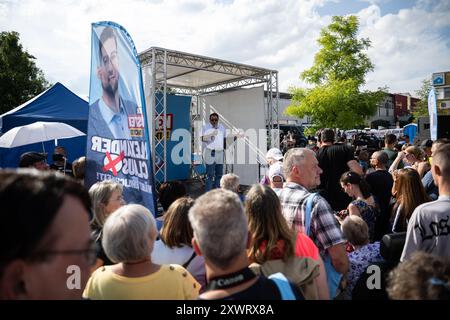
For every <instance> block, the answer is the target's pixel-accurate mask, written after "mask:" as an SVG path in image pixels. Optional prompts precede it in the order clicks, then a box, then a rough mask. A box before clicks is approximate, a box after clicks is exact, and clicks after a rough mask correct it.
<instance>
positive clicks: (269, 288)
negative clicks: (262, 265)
mask: <svg viewBox="0 0 450 320" xmlns="http://www.w3.org/2000/svg"><path fill="white" fill-rule="evenodd" d="M290 284H291V288H292V291H293V293H294V295H295V298H296V300H304V299H305V298H304V297H303V295H302V294H301V292H300V290H299V289H298V288H297V287H296V286H295V285H294V284H292V283H290ZM199 299H200V300H201V298H199ZM220 300H281V293H280V290H278V286H277V285H276V284H275V282H274V281H272V280H270V279H268V278H266V277H264V276H258V280H257V281H256V282H255V283H254V284H253V285H252V286H251V287H249V288H247V289H245V290H243V291H241V292H237V293H235V294H232V295H231V296H228V297H225V298H222V299H220Z"/></svg>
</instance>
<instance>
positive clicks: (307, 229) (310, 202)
mask: <svg viewBox="0 0 450 320" xmlns="http://www.w3.org/2000/svg"><path fill="white" fill-rule="evenodd" d="M315 197H316V193H311V194H310V195H309V196H308V197H307V198H306V200H305V201H306V207H305V221H304V222H303V223H304V226H305V233H306V235H307V236H309V234H310V229H311V212H312V205H313V202H314V198H315Z"/></svg>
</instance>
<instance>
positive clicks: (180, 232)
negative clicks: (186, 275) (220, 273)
mask: <svg viewBox="0 0 450 320" xmlns="http://www.w3.org/2000/svg"><path fill="white" fill-rule="evenodd" d="M193 205H194V199H192V198H189V197H183V198H179V199H177V200H175V202H174V203H172V204H171V205H170V207H169V209H168V210H167V212H166V214H165V218H164V223H163V227H162V229H161V232H160V238H161V239H160V240H158V241H156V242H155V247H154V249H153V252H152V260H153V262H155V263H158V264H167V263H174V264H179V265H181V266H183V267H184V268H185V269H187V270H188V271H189V272H190V273H191V274H192V276H193V277H194V278H195V279H196V280H197V281H198V282H199V283H200V284H201V286H202V287H204V286H205V284H206V270H205V259H204V258H203V256H198V255H197V254H196V253H195V251H194V249H193V248H192V243H191V242H192V238H193V237H194V231H193V230H192V226H191V223H190V221H189V217H188V213H189V209H190V208H191V207H192V206H193Z"/></svg>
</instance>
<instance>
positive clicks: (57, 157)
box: [52, 153, 64, 161]
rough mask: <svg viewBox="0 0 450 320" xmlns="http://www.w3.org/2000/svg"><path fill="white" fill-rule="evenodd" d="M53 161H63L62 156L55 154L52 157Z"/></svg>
mask: <svg viewBox="0 0 450 320" xmlns="http://www.w3.org/2000/svg"><path fill="white" fill-rule="evenodd" d="M52 159H53V161H64V155H62V154H59V153H55V154H53V155H52Z"/></svg>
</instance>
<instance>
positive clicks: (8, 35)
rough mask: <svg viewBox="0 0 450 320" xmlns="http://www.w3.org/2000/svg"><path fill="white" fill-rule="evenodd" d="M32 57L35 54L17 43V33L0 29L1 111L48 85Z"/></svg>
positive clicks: (22, 101)
mask: <svg viewBox="0 0 450 320" xmlns="http://www.w3.org/2000/svg"><path fill="white" fill-rule="evenodd" d="M34 60H35V57H33V56H32V55H31V54H29V53H28V52H27V51H24V50H23V48H22V45H21V44H20V43H19V33H17V32H15V31H12V32H1V33H0V114H1V113H4V112H7V111H9V110H11V109H13V108H15V107H17V106H19V105H21V104H22V103H24V102H26V101H27V100H29V99H31V98H33V97H34V96H36V95H37V94H39V93H41V92H42V91H44V90H45V89H47V88H48V87H49V86H50V84H49V83H48V82H47V80H45V77H44V73H43V72H42V71H41V70H40V69H39V68H38V67H36V64H35V62H34Z"/></svg>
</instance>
